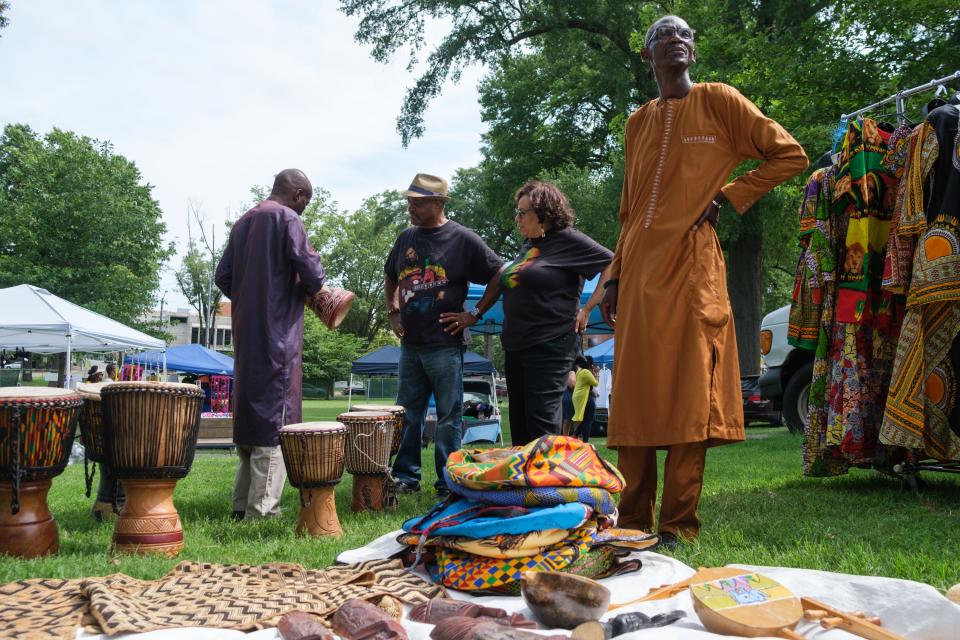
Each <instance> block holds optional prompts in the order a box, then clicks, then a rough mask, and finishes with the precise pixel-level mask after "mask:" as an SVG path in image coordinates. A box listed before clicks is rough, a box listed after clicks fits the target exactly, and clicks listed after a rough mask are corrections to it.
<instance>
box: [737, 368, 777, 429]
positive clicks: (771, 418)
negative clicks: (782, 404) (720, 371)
mask: <svg viewBox="0 0 960 640" xmlns="http://www.w3.org/2000/svg"><path fill="white" fill-rule="evenodd" d="M759 382H760V376H743V377H742V378H740V392H741V394H742V395H743V419H744V421H745V422H746V423H747V424H748V425H749V424H750V423H751V422H768V423H770V424H773V425H779V424H783V416H782V414H781V412H780V409H778V408H776V407H775V406H774V402H773V400H770V399H769V398H764V397H763V396H761V395H760V384H759Z"/></svg>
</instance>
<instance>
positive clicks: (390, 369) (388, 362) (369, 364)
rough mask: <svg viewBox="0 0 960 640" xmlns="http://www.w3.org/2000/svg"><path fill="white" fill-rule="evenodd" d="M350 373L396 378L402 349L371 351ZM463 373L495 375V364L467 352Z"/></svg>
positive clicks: (356, 361) (391, 347) (354, 363)
mask: <svg viewBox="0 0 960 640" xmlns="http://www.w3.org/2000/svg"><path fill="white" fill-rule="evenodd" d="M350 371H352V372H353V373H356V374H359V375H363V376H395V375H398V374H399V373H400V347H395V346H392V345H388V346H386V347H380V348H379V349H377V350H376V351H371V352H370V353H368V354H367V355H365V356H361V357H360V358H357V359H356V360H354V361H353V365H352V366H351V367H350ZM463 372H464V373H466V374H486V375H489V374H491V373H493V363H492V362H490V361H489V360H487V359H486V358H484V357H482V356H479V355H477V354H476V353H473V352H472V351H467V352H466V353H464V354H463Z"/></svg>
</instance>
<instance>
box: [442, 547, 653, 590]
mask: <svg viewBox="0 0 960 640" xmlns="http://www.w3.org/2000/svg"><path fill="white" fill-rule="evenodd" d="M618 555H619V554H618V552H617V551H616V550H615V549H613V548H612V547H597V548H595V549H591V550H590V551H588V552H587V553H584V554H581V555H580V557H578V558H577V559H576V560H574V561H573V562H571V563H570V564H568V565H567V566H566V567H564V569H563V572H564V573H571V574H573V575H576V576H583V577H584V578H593V579H594V580H602V579H603V578H609V577H610V576H619V575H623V574H625V573H632V572H634V571H639V570H640V568H641V567H642V566H643V563H642V562H641V561H640V559H639V558H628V559H624V558H620V557H618ZM428 566H429V565H428ZM470 595H473V596H478V597H479V596H519V595H521V594H520V581H519V580H517V581H515V582H508V583H505V584H501V585H497V586H492V587H485V588H482V589H476V590H473V591H471V592H470Z"/></svg>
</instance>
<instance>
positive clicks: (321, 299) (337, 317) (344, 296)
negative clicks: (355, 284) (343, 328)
mask: <svg viewBox="0 0 960 640" xmlns="http://www.w3.org/2000/svg"><path fill="white" fill-rule="evenodd" d="M356 297H357V296H356V294H354V293H353V292H352V291H347V290H346V289H338V288H337V287H328V286H326V285H324V286H323V287H321V288H320V290H319V291H317V292H316V293H315V294H314V295H313V296H312V297H310V298H306V299H305V300H304V304H305V305H306V306H307V308H308V309H310V310H311V311H313V312H314V313H315V314H316V315H317V317H318V318H320V321H321V322H323V324H324V325H326V327H327V329H330V330H331V331H333V330H335V329H336V328H337V327H339V326H340V323H341V322H343V319H344V318H346V317H347V314H348V313H350V308H351V307H352V306H353V301H354V300H355V299H356Z"/></svg>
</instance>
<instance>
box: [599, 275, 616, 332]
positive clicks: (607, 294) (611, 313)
mask: <svg viewBox="0 0 960 640" xmlns="http://www.w3.org/2000/svg"><path fill="white" fill-rule="evenodd" d="M619 287H620V283H619V282H613V283H609V282H608V283H607V287H606V289H604V291H603V299H602V300H601V301H600V315H602V316H603V321H604V322H606V323H607V324H608V325H610V326H611V327H616V326H617V292H618V291H619Z"/></svg>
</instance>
